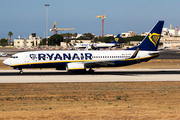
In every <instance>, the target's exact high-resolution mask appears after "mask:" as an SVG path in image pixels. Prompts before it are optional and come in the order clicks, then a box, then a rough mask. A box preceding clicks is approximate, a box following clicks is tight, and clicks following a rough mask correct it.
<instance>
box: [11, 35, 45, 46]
mask: <svg viewBox="0 0 180 120" xmlns="http://www.w3.org/2000/svg"><path fill="white" fill-rule="evenodd" d="M41 41H42V38H41V37H38V36H36V33H32V34H31V35H30V36H29V38H28V39H27V38H20V36H18V38H17V39H14V48H32V47H37V46H38V45H39V44H40V42H41Z"/></svg>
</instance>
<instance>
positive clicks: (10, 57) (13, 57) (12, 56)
mask: <svg viewBox="0 0 180 120" xmlns="http://www.w3.org/2000/svg"><path fill="white" fill-rule="evenodd" d="M10 58H14V59H16V58H18V56H11V57H10Z"/></svg>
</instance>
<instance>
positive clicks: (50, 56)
mask: <svg viewBox="0 0 180 120" xmlns="http://www.w3.org/2000/svg"><path fill="white" fill-rule="evenodd" d="M30 58H31V59H33V60H34V59H35V58H36V54H30ZM46 58H48V59H49V60H92V54H91V53H80V54H77V53H73V54H72V53H62V54H59V53H56V54H54V53H52V54H49V53H46V54H44V53H39V54H38V60H46Z"/></svg>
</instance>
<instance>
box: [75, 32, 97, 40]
mask: <svg viewBox="0 0 180 120" xmlns="http://www.w3.org/2000/svg"><path fill="white" fill-rule="evenodd" d="M93 38H94V35H92V34H91V33H84V34H83V35H82V36H80V37H79V38H77V39H78V40H92V39H93Z"/></svg>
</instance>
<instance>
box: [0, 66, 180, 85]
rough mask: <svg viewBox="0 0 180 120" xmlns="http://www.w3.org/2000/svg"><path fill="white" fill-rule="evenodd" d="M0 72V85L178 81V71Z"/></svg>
mask: <svg viewBox="0 0 180 120" xmlns="http://www.w3.org/2000/svg"><path fill="white" fill-rule="evenodd" d="M23 71H24V74H23V75H20V74H19V71H17V70H14V71H13V70H0V83H62V82H142V81H147V82H150V81H180V69H121V70H120V69H111V70H96V71H95V73H93V74H69V73H67V72H66V71H56V70H23Z"/></svg>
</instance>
